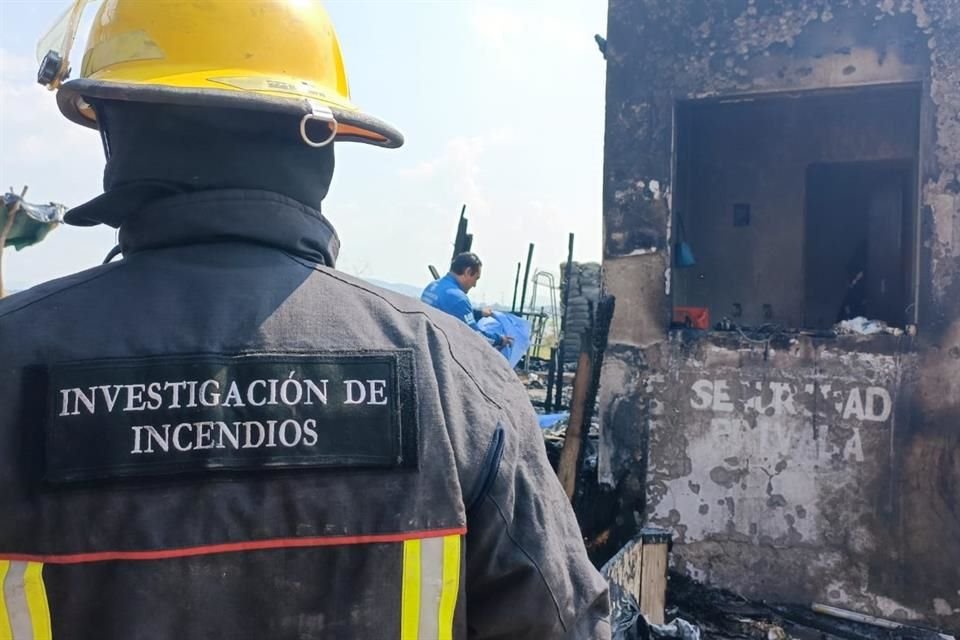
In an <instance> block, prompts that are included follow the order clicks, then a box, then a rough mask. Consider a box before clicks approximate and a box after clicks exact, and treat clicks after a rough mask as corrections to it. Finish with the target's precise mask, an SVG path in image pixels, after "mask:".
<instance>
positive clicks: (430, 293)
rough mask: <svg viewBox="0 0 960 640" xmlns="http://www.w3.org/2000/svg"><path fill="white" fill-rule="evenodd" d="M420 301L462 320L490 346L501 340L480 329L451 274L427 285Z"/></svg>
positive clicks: (461, 290) (464, 296) (498, 336)
mask: <svg viewBox="0 0 960 640" xmlns="http://www.w3.org/2000/svg"><path fill="white" fill-rule="evenodd" d="M420 300H421V301H423V302H426V303H427V304H428V305H430V306H431V307H434V308H435V309H440V310H441V311H444V312H446V313H449V314H450V315H451V316H453V317H454V318H458V319H459V320H463V321H464V322H466V323H467V325H468V326H469V327H470V328H471V329H473V330H474V331H476V332H477V333H480V334H482V335H483V337H484V338H486V339H487V342H489V343H490V344H496V343H498V342H500V340H501V339H502V336H501V335H500V334H499V333H497V332H495V331H491V330H489V329H486V330H485V329H481V328H480V326H479V325H478V324H477V319H476V317H474V315H473V305H472V304H471V303H470V298H468V297H467V294H466V293H464V291H463V289H461V288H460V283H459V282H457V279H456V278H455V277H454V276H453V274H452V273H448V274H447V275H445V276H443V277H442V278H440V279H439V280H434V281H433V282H431V283H430V284H428V285H427V288H426V289H424V290H423V293H422V294H421V295H420Z"/></svg>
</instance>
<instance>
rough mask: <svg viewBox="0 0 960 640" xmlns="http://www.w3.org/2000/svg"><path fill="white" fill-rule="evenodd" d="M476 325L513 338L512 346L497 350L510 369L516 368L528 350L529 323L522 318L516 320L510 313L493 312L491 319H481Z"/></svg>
mask: <svg viewBox="0 0 960 640" xmlns="http://www.w3.org/2000/svg"><path fill="white" fill-rule="evenodd" d="M477 324H479V325H480V327H481V328H482V329H489V330H491V331H496V332H497V333H501V334H503V335H506V336H510V337H512V338H513V344H512V345H510V346H509V347H503V348H501V349H499V351H500V353H502V354H503V357H505V358H506V359H507V361H508V362H509V363H510V366H511V367H515V366H517V364H519V362H520V358H522V357H523V354H525V353H526V352H527V349H529V348H530V323H529V322H527V321H526V320H524V319H523V318H518V317H517V316H515V315H513V314H512V313H501V312H500V311H494V312H493V316H492V317H489V318H481V319H480V322H478V323H477Z"/></svg>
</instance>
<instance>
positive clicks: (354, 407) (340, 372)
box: [45, 351, 419, 482]
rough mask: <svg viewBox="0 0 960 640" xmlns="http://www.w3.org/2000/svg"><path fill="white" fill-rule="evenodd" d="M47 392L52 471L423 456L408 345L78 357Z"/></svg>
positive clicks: (136, 471) (398, 460)
mask: <svg viewBox="0 0 960 640" xmlns="http://www.w3.org/2000/svg"><path fill="white" fill-rule="evenodd" d="M48 403H49V414H48V415H49V417H48V423H47V425H46V474H45V477H46V479H47V480H48V481H50V482H72V481H81V480H92V479H100V478H117V477H146V476H156V475H170V474H182V473H197V472H211V471H217V470H225V471H248V470H264V469H278V468H281V469H282V468H291V467H387V468H391V467H392V468H397V467H406V468H416V466H417V452H418V449H419V432H418V426H417V411H416V391H415V385H414V379H413V357H412V353H411V352H410V351H393V352H376V353H370V352H363V353H334V354H311V355H301V354H282V355H269V356H266V355H238V356H223V355H196V356H178V357H160V358H143V359H125V360H112V361H107V360H97V361H83V362H71V363H66V364H60V365H56V366H53V367H51V369H50V388H49V393H48Z"/></svg>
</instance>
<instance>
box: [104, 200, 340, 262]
mask: <svg viewBox="0 0 960 640" xmlns="http://www.w3.org/2000/svg"><path fill="white" fill-rule="evenodd" d="M225 241H226V242H250V243H254V244H259V245H266V246H270V247H275V248H277V249H280V250H283V251H286V252H288V253H291V254H294V255H296V256H299V257H302V258H306V259H308V260H311V261H313V262H317V263H320V264H325V265H327V266H330V267H332V266H334V265H335V263H336V260H337V254H338V253H339V251H340V238H338V237H337V232H336V230H335V229H334V228H333V226H332V225H331V224H330V222H329V221H328V220H327V219H326V218H325V217H324V216H323V215H322V214H321V213H320V212H319V211H317V210H315V209H311V208H310V207H307V206H304V205H302V204H300V203H299V202H297V201H296V200H293V199H291V198H288V197H286V196H283V195H280V194H278V193H273V192H270V191H253V190H244V189H223V190H215V191H201V192H196V193H190V194H180V195H175V196H170V197H167V198H162V199H160V200H155V201H153V202H151V203H149V204H147V205H145V206H143V207H142V208H139V209H138V210H136V211H134V212H132V213H130V214H129V215H127V216H125V217H124V219H123V221H122V223H121V224H120V248H121V249H122V250H123V253H124V255H130V254H133V253H136V252H138V251H145V250H148V249H160V248H165V247H173V246H183V245H190V244H206V243H212V242H225Z"/></svg>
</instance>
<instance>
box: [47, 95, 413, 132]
mask: <svg viewBox="0 0 960 640" xmlns="http://www.w3.org/2000/svg"><path fill="white" fill-rule="evenodd" d="M89 98H93V99H98V98H99V99H102V100H126V101H130V102H149V103H154V104H176V105H185V106H191V105H192V106H200V107H210V108H232V109H250V110H254V111H267V112H271V113H287V114H290V115H292V116H297V117H302V116H304V115H307V114H310V113H312V112H313V107H312V106H311V101H309V100H307V99H306V98H295V97H280V96H275V95H269V94H264V93H258V92H251V91H235V90H227V89H210V88H204V89H194V88H182V87H170V86H165V85H157V84H146V83H142V84H141V83H132V82H113V81H101V80H87V79H82V78H81V79H77V80H71V81H69V82H67V83H65V84H64V85H62V86H61V87H60V88H59V89H58V91H57V106H59V107H60V112H61V113H63V115H64V116H66V117H67V118H68V119H69V120H71V121H72V122H75V123H77V124H80V125H83V126H85V127H90V128H91V129H96V128H97V119H96V113H94V111H93V109H92V108H91V107H90V105H89V104H88V102H89V101H88V99H89ZM325 106H327V107H329V108H330V111H331V112H333V115H334V117H335V118H336V119H337V136H336V138H335V139H334V141H335V142H360V143H363V144H370V145H374V146H378V147H385V148H388V149H395V148H397V147H400V146H401V145H403V134H401V133H400V132H399V131H398V130H397V129H395V128H394V127H392V126H390V125H389V124H387V123H386V122H384V121H383V120H380V119H379V118H375V117H373V116H371V115H368V114H366V113H363V112H362V111H359V110H351V109H345V108H343V107H342V106H340V105H335V104H330V103H325Z"/></svg>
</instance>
